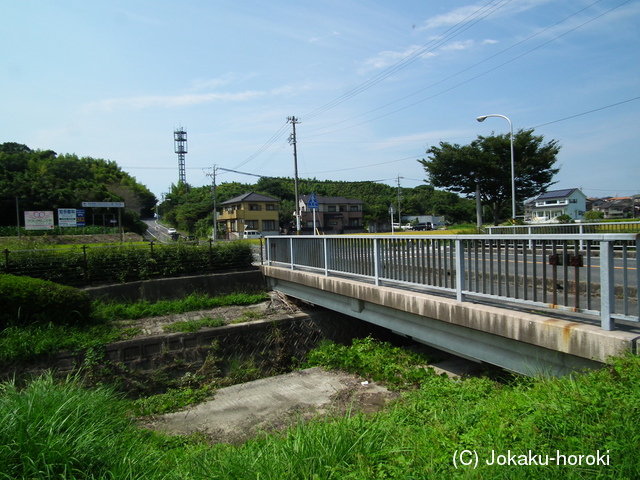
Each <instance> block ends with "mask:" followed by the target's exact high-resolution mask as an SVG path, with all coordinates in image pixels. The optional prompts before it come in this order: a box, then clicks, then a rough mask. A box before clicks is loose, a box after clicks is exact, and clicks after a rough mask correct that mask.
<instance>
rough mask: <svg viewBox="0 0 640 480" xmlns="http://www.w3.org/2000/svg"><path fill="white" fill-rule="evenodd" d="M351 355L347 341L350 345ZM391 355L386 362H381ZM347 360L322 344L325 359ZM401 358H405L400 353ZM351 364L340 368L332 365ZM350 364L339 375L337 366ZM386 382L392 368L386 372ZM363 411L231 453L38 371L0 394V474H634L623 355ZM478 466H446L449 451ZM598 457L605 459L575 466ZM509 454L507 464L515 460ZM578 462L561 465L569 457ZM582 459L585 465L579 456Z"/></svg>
mask: <svg viewBox="0 0 640 480" xmlns="http://www.w3.org/2000/svg"><path fill="white" fill-rule="evenodd" d="M365 345H367V348H366V349H365V348H363V347H362V344H360V345H354V347H355V348H354V350H355V351H357V354H358V355H357V356H359V357H361V360H360V361H357V362H355V363H356V364H357V365H358V367H357V368H361V365H365V366H366V365H367V364H369V363H376V361H377V360H376V359H379V358H381V357H382V356H384V355H387V356H388V357H387V358H388V360H389V362H390V363H393V364H396V365H401V364H404V365H406V367H407V368H413V367H414V366H416V364H414V363H413V360H411V361H407V359H408V358H414V360H415V361H418V362H419V361H421V360H422V359H419V358H415V357H411V355H405V354H404V353H402V352H401V351H397V350H393V349H392V348H390V347H389V346H388V345H386V344H380V343H379V342H374V341H368V342H366V343H365ZM352 348H353V347H352ZM389 355H391V356H389ZM353 356H356V355H355V354H354V353H353V352H351V353H349V352H346V351H344V350H338V349H335V350H334V352H333V353H327V351H326V349H325V354H324V355H323V358H325V360H326V362H327V364H328V363H331V362H336V361H340V360H339V359H340V358H345V357H346V358H350V357H353ZM403 358H404V359H403ZM344 363H346V364H352V363H354V362H353V361H352V360H349V361H346V362H344ZM349 368H351V367H349ZM388 375H391V376H394V375H397V372H395V373H394V372H392V371H391V370H390V371H389V372H388ZM403 392H404V393H403V396H402V398H401V399H400V400H399V401H397V402H396V403H394V404H392V405H391V406H389V407H387V408H386V409H385V410H383V411H381V412H379V413H377V414H372V415H365V414H362V413H357V412H355V411H352V412H350V413H349V414H347V415H345V416H341V417H338V418H334V417H330V416H327V417H325V418H318V419H316V420H313V421H310V422H298V423H297V424H296V425H295V426H294V427H292V428H289V429H288V430H286V431H284V432H282V433H275V434H264V435H261V436H259V437H257V438H255V439H253V440H250V441H248V442H246V443H244V444H242V445H238V446H232V445H223V444H219V445H208V444H207V443H206V438H205V437H203V435H202V434H199V435H194V436H190V437H185V436H172V437H168V436H163V435H159V434H152V433H149V432H147V431H145V430H143V429H139V428H135V423H134V422H133V421H132V419H131V417H130V416H129V414H128V413H127V410H128V409H129V408H130V405H131V404H130V403H129V402H127V401H125V400H123V399H122V398H119V397H117V396H116V395H115V394H114V393H113V391H112V390H110V389H109V388H108V387H100V388H96V389H91V390H85V389H83V388H82V386H81V385H79V384H78V382H77V381H75V380H73V379H69V380H67V381H66V382H63V383H61V384H58V383H56V382H54V381H53V380H52V379H51V377H50V376H45V377H42V378H39V379H36V380H34V381H33V382H31V383H30V384H29V386H28V387H26V388H24V389H19V388H17V387H16V386H15V385H14V384H12V383H7V384H4V385H2V386H1V387H0V478H34V479H40V478H76V479H79V478H87V479H88V478H99V479H103V478H104V479H107V478H118V479H133V478H136V479H138V478H140V479H141V478H145V479H149V480H154V479H186V478H207V479H228V478H234V479H258V478H260V479H299V478H300V479H301V478H305V479H307V478H308V479H380V478H385V479H425V478H470V479H494V478H503V479H507V478H508V479H525V478H526V479H532V478H545V479H586V478H600V479H605V478H611V479H633V478H639V477H640V463H638V462H637V449H638V445H640V432H639V431H638V429H637V423H638V420H639V419H640V418H639V417H640V359H639V358H638V357H637V356H633V355H628V356H624V357H621V358H616V359H612V360H611V363H610V364H609V365H608V366H606V367H604V368H602V369H600V370H594V371H587V372H582V373H576V374H574V375H571V376H566V377H563V378H550V377H544V378H542V377H541V378H534V379H531V378H523V377H514V378H513V379H512V380H511V381H509V382H507V383H504V382H503V383H497V382H495V381H493V380H491V379H489V378H468V379H461V380H458V381H452V380H450V379H447V378H444V377H442V376H437V375H428V376H425V377H424V378H422V379H421V380H420V382H419V386H418V387H416V386H412V387H411V388H409V389H406V388H404V389H403ZM461 450H467V451H469V452H473V453H474V454H477V455H478V457H479V462H478V464H477V467H475V468H474V467H473V465H471V466H468V467H464V466H463V465H462V464H460V463H458V468H456V466H455V465H454V462H453V458H454V454H455V452H456V451H458V452H460V451H461ZM492 451H494V452H495V453H497V454H502V455H506V454H507V453H508V452H509V451H510V452H512V454H514V455H521V454H522V455H526V454H528V452H529V451H531V452H532V453H533V454H535V455H542V456H543V457H544V455H546V454H548V455H550V456H553V457H555V456H556V452H558V453H560V454H562V455H565V456H567V457H570V456H571V455H584V456H585V461H583V463H582V465H569V464H562V462H560V464H559V465H556V464H555V463H550V464H549V465H547V466H541V465H532V466H524V465H488V464H487V461H488V460H490V458H491V453H492ZM598 451H600V453H601V455H605V456H606V457H603V458H605V459H607V463H608V464H607V465H602V464H598V465H587V464H586V457H587V456H590V455H591V456H594V457H593V458H595V455H596V452H598ZM518 458H520V457H518ZM577 458H578V457H574V459H577ZM592 463H593V462H592Z"/></svg>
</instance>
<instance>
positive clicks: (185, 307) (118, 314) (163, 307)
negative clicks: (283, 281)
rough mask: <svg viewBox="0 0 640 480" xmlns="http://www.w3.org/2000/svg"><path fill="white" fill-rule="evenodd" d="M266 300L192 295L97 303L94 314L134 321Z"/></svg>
mask: <svg viewBox="0 0 640 480" xmlns="http://www.w3.org/2000/svg"><path fill="white" fill-rule="evenodd" d="M268 299H269V295H268V294H267V293H266V292H262V293H255V294H249V293H232V294H229V295H220V296H216V297H211V296H209V295H203V294H197V293H193V294H191V295H189V296H187V297H185V298H183V299H180V300H161V301H159V302H156V303H151V302H148V301H140V302H134V303H121V302H110V303H99V304H97V305H95V314H96V316H98V317H99V318H102V319H105V320H136V319H139V318H147V317H159V316H163V315H171V314H177V313H185V312H192V311H195V310H207V309H210V308H216V307H226V306H230V305H252V304H255V303H259V302H263V301H266V300H268Z"/></svg>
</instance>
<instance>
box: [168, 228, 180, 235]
mask: <svg viewBox="0 0 640 480" xmlns="http://www.w3.org/2000/svg"><path fill="white" fill-rule="evenodd" d="M167 233H168V234H169V235H173V234H174V233H178V232H177V231H176V229H175V228H169V229H168V230H167Z"/></svg>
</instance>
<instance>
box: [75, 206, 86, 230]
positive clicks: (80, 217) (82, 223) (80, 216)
mask: <svg viewBox="0 0 640 480" xmlns="http://www.w3.org/2000/svg"><path fill="white" fill-rule="evenodd" d="M76 226H78V227H86V226H87V222H86V220H85V219H84V208H76Z"/></svg>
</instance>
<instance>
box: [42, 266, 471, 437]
mask: <svg viewBox="0 0 640 480" xmlns="http://www.w3.org/2000/svg"><path fill="white" fill-rule="evenodd" d="M207 277H208V278H197V277H192V278H189V279H184V278H183V279H175V282H173V281H171V279H165V280H163V281H161V282H138V283H137V284H135V285H131V284H129V285H126V286H121V285H117V286H115V287H114V288H111V289H109V288H105V287H102V288H97V289H91V292H90V294H91V295H92V296H93V297H94V298H96V297H102V298H104V297H107V298H108V297H111V298H125V297H126V298H128V299H137V298H145V299H151V300H157V299H158V298H166V296H168V294H166V293H165V292H169V293H170V294H173V295H174V296H176V297H180V296H184V295H185V294H186V293H190V292H193V291H206V292H208V293H209V294H210V295H218V294H224V293H232V292H237V291H239V290H241V291H261V290H262V291H263V290H264V284H263V283H262V278H261V274H259V272H258V274H257V275H256V272H253V271H252V272H240V273H237V274H234V275H231V276H230V275H223V276H207ZM211 277H218V278H211ZM154 283H155V284H154ZM125 287H126V288H125ZM366 336H372V337H374V338H377V339H379V340H383V341H389V342H391V343H393V344H396V345H403V346H408V347H411V348H417V349H419V350H422V351H424V352H425V353H427V354H429V355H431V356H432V357H435V358H439V359H440V360H441V363H436V364H434V365H433V367H434V368H435V369H436V371H437V372H439V373H440V372H445V373H447V374H448V375H458V374H471V373H473V372H474V371H478V370H479V369H480V365H478V364H474V363H472V362H468V361H466V360H463V359H460V358H457V357H452V356H450V355H447V354H443V353H442V352H434V351H429V350H428V348H427V347H426V346H424V345H421V344H415V343H414V342H413V341H411V340H410V339H407V338H402V337H398V336H397V335H395V334H393V333H392V332H390V331H389V330H386V329H383V328H380V327H377V326H375V325H372V324H369V323H367V322H364V321H361V320H358V319H355V318H353V317H350V316H347V315H343V314H339V313H336V312H333V311H330V310H326V309H320V308H308V309H305V311H300V312H298V313H291V314H285V315H279V316H277V317H274V318H270V319H268V320H257V321H250V322H245V323H238V324H229V325H225V326H223V327H218V328H210V329H202V330H200V331H198V332H196V333H176V334H162V335H152V336H145V337H140V338H136V339H132V340H127V341H123V342H117V343H113V344H109V345H107V346H105V347H104V348H101V349H95V350H90V351H88V352H82V353H62V354H59V355H57V356H56V357H54V358H52V359H51V361H50V362H47V365H39V366H38V368H33V369H32V370H31V372H32V373H37V370H42V369H44V368H53V369H54V370H55V371H56V372H57V373H58V374H59V375H66V374H68V373H72V372H75V371H78V369H82V371H83V375H84V376H85V377H86V378H87V379H88V380H89V382H95V383H98V382H103V381H104V382H108V383H112V384H115V385H117V387H118V389H119V390H121V391H123V392H126V393H127V394H128V395H129V396H130V397H134V398H135V397H137V396H146V395H150V394H157V393H164V392H165V391H166V390H167V389H168V388H177V387H185V386H193V387H196V388H197V386H198V382H199V381H202V380H203V379H210V378H212V377H215V378H225V377H226V376H229V375H230V376H233V375H236V378H235V379H234V380H230V381H229V382H228V383H226V384H227V385H231V384H232V383H237V384H236V385H233V386H228V387H225V388H220V389H218V390H216V394H215V396H214V399H213V400H212V401H209V402H206V403H204V404H201V405H197V406H195V407H192V408H189V409H188V410H186V411H182V412H176V413H173V414H169V415H166V416H162V417H156V418H153V419H151V420H149V421H147V423H146V424H145V425H144V426H146V427H147V428H152V429H157V430H161V431H164V432H166V433H192V432H195V431H199V432H205V433H206V434H207V435H209V437H210V438H211V440H212V441H221V442H238V441H243V440H246V439H247V438H250V437H251V436H252V435H254V434H255V433H257V432H258V431H259V430H264V429H268V428H272V427H273V428H279V427H284V426H286V425H288V424H290V423H291V422H293V421H294V418H295V419H300V418H307V417H310V416H314V415H317V414H322V413H326V412H328V411H334V412H341V411H347V409H349V408H350V406H351V405H354V404H356V405H357V406H358V408H359V409H362V410H364V411H368V410H371V411H373V410H376V409H378V408H380V406H382V405H384V404H385V403H386V402H387V401H388V400H389V399H392V398H394V397H395V396H397V394H395V393H393V392H389V391H387V390H386V389H385V388H384V387H383V386H381V385H376V384H374V383H373V382H369V381H367V379H360V378H357V377H355V376H353V375H349V374H346V373H343V372H324V371H323V370H321V369H317V368H315V369H309V370H299V369H298V368H299V365H300V362H301V361H303V360H304V358H305V357H306V355H307V353H308V352H309V350H311V349H313V348H315V347H316V346H317V345H318V344H319V343H320V342H321V341H323V340H332V341H335V342H340V343H345V344H350V343H351V341H352V339H353V338H363V337H366ZM238 367H240V368H238ZM243 368H245V370H247V369H249V370H252V372H251V375H252V378H243V377H242V375H237V372H238V370H242V369H243ZM257 377H268V378H262V379H260V380H254V379H255V378H257ZM247 380H252V381H247Z"/></svg>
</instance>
